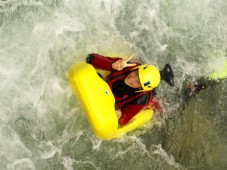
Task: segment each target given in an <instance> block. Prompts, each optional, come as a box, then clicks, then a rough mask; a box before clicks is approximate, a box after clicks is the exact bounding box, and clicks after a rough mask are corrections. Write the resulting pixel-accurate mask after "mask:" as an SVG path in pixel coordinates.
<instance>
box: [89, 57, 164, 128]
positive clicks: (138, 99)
mask: <svg viewBox="0 0 227 170" xmlns="http://www.w3.org/2000/svg"><path fill="white" fill-rule="evenodd" d="M119 59H121V58H111V57H107V56H102V55H99V54H89V55H88V58H87V63H90V64H92V65H93V66H94V67H95V68H98V69H102V70H107V71H110V72H111V73H110V75H109V76H108V78H107V83H108V84H109V86H110V88H111V89H112V90H113V85H114V83H115V82H117V81H119V80H124V79H125V77H126V76H127V75H128V74H129V73H130V70H131V69H132V68H134V67H136V66H132V67H126V68H124V69H123V70H121V71H116V70H114V69H113V68H112V64H113V63H114V62H115V61H117V60H119ZM138 65H140V64H139V63H137V66H138ZM114 97H115V100H116V103H115V105H116V107H117V108H118V109H120V110H121V112H122V116H121V117H120V119H119V121H118V122H119V124H121V125H125V124H126V123H128V122H129V121H130V120H131V119H132V118H133V117H134V116H135V115H136V114H137V113H138V112H140V110H141V109H143V108H145V107H146V106H148V105H152V106H153V108H160V106H159V104H158V103H157V102H154V101H152V91H145V92H135V93H132V94H130V95H128V94H124V95H122V96H120V97H119V96H116V95H114Z"/></svg>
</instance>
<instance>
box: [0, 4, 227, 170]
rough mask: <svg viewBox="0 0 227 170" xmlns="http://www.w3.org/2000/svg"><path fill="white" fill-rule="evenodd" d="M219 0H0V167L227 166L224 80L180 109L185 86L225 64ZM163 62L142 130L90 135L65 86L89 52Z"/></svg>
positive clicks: (226, 43)
mask: <svg viewBox="0 0 227 170" xmlns="http://www.w3.org/2000/svg"><path fill="white" fill-rule="evenodd" d="M226 9H227V1H225V0H216V1H214V0H199V1H198V0H191V1H187V0H172V1H164V0H143V1H134V0H122V1H120V0H112V1H111V0H103V1H102V0H97V1H92V0H85V1H78V0H63V1H58V0H52V1H47V0H20V1H17V0H1V1H0V89H1V90H0V94H1V95H0V108H1V109H0V115H1V116H0V169H1V170H5V169H9V170H14V169H15V170H25V169H37V170H48V169H50V170H53V169H54V170H63V169H66V170H72V169H79V170H82V169H86V170H88V169H99V170H103V169H105V170H106V169H111V170H112V169H122V170H127V169H130V170H131V169H152V170H153V169H157V170H162V169H163V170H167V169H168V170H171V169H173V170H175V169H183V170H185V169H193V170H197V169H199V170H202V169H206V170H209V169H210V170H216V169H217V170H222V169H223V170H224V169H227V162H226V160H227V148H226V143H227V135H226V130H227V127H226V124H227V105H226V96H227V91H226V88H227V81H226V80H223V81H220V82H219V83H217V85H215V86H212V87H208V88H207V89H206V90H204V91H201V93H199V94H198V95H196V96H195V97H194V98H192V99H191V100H190V101H189V103H188V104H186V105H185V107H183V104H182V100H181V97H180V94H181V89H182V88H184V82H185V80H186V81H188V82H191V81H195V80H196V79H197V78H199V77H207V76H209V74H210V73H211V72H212V71H214V70H220V69H221V68H222V66H223V64H224V61H225V59H226V49H227V10H226ZM91 52H96V53H100V54H103V55H108V54H118V55H119V56H125V55H131V54H134V56H135V58H138V59H141V60H143V61H144V62H148V63H153V64H155V65H157V66H158V67H159V68H160V69H161V68H163V66H164V65H165V64H166V63H169V64H171V66H172V68H173V70H174V73H175V87H174V88H170V87H168V85H167V84H166V83H164V82H163V83H161V85H160V87H159V88H158V92H159V95H160V97H161V99H162V105H163V107H164V109H165V111H164V113H163V114H162V115H160V114H156V116H155V117H156V119H155V121H152V122H151V123H150V124H148V125H147V126H146V127H144V129H142V130H138V131H135V132H132V133H129V134H128V135H127V136H124V137H123V138H121V139H118V140H111V141H102V140H99V139H97V138H96V137H95V136H94V135H93V133H92V131H91V129H90V127H89V125H88V123H87V121H86V118H85V117H84V114H83V111H82V109H81V106H80V105H79V103H78V101H77V99H76V97H75V96H74V95H73V94H72V91H71V89H70V87H69V85H68V82H67V77H66V74H67V70H68V68H69V67H70V66H71V65H72V64H73V63H75V62H80V61H84V59H85V56H86V55H87V54H88V53H91Z"/></svg>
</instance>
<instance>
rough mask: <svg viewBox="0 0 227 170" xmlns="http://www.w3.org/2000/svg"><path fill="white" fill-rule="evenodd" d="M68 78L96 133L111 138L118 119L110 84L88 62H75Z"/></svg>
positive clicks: (114, 132)
mask: <svg viewBox="0 0 227 170" xmlns="http://www.w3.org/2000/svg"><path fill="white" fill-rule="evenodd" d="M68 79H69V82H70V84H71V86H72V88H73V90H74V92H75V93H76V96H77V98H78V100H79V101H80V103H81V105H82V106H83V108H84V111H85V113H86V117H87V119H88V121H89V123H90V125H91V127H92V129H93V131H94V133H95V135H96V136H98V137H100V138H102V139H111V138H112V137H113V136H114V134H116V131H117V128H118V119H117V116H116V113H115V108H114V104H115V99H114V96H113V94H112V92H111V89H110V88H109V85H108V84H107V83H106V82H105V81H104V80H102V79H101V78H100V77H99V76H98V74H97V72H96V70H95V69H94V67H93V66H92V65H90V64H87V63H78V64H74V65H73V66H72V67H71V68H70V70H69V73H68Z"/></svg>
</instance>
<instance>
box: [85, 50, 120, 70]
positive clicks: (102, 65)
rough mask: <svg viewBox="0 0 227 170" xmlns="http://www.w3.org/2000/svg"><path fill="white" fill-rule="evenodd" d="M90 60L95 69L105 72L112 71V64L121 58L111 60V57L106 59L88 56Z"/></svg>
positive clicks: (97, 55) (95, 55)
mask: <svg viewBox="0 0 227 170" xmlns="http://www.w3.org/2000/svg"><path fill="white" fill-rule="evenodd" d="M89 57H91V59H90V62H89V63H90V64H92V65H93V66H94V67H95V68H98V69H102V70H107V71H113V69H112V64H113V63H114V62H115V61H117V60H119V59H121V58H119V57H118V58H115V57H114V58H112V57H107V56H102V55H99V54H95V53H92V54H89Z"/></svg>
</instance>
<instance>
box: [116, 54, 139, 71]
mask: <svg viewBox="0 0 227 170" xmlns="http://www.w3.org/2000/svg"><path fill="white" fill-rule="evenodd" d="M132 57H133V56H132V55H131V56H129V57H128V58H127V59H123V58H122V59H119V60H117V61H115V62H114V63H113V64H112V68H113V69H114V70H117V71H121V70H122V69H123V68H125V67H130V66H135V65H136V64H135V63H133V64H128V63H127V62H128V61H129V60H131V59H132Z"/></svg>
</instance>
